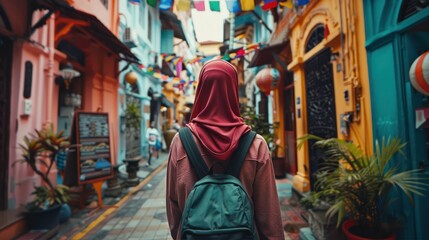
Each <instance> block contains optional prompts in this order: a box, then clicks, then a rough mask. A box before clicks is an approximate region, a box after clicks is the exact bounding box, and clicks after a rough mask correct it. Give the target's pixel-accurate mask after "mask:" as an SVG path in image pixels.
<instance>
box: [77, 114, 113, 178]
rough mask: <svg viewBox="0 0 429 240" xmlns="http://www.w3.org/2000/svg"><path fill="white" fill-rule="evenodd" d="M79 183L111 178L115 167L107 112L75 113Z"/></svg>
mask: <svg viewBox="0 0 429 240" xmlns="http://www.w3.org/2000/svg"><path fill="white" fill-rule="evenodd" d="M74 122H75V124H76V125H75V130H76V144H77V154H76V155H77V164H78V166H77V169H78V182H79V184H84V183H91V182H96V181H101V180H104V179H108V178H111V177H112V176H113V168H112V161H111V159H112V158H111V147H110V135H109V115H108V114H107V113H93V112H77V113H76V114H75V121H74Z"/></svg>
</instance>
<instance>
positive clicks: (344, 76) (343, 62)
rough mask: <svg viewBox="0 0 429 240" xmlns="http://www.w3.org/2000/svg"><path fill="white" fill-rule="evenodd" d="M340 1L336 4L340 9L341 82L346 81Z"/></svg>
mask: <svg viewBox="0 0 429 240" xmlns="http://www.w3.org/2000/svg"><path fill="white" fill-rule="evenodd" d="M341 1H342V0H338V4H339V8H340V45H341V64H342V65H343V67H342V69H341V70H342V73H343V82H344V81H345V80H346V70H345V68H346V65H345V64H346V60H345V56H344V33H343V9H342V6H341Z"/></svg>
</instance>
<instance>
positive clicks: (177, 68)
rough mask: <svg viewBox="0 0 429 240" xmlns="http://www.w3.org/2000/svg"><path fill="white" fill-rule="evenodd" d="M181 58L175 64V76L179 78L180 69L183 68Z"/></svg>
mask: <svg viewBox="0 0 429 240" xmlns="http://www.w3.org/2000/svg"><path fill="white" fill-rule="evenodd" d="M182 63H183V57H181V58H179V61H177V63H175V64H176V76H178V77H180V75H181V74H182V67H183V64H182Z"/></svg>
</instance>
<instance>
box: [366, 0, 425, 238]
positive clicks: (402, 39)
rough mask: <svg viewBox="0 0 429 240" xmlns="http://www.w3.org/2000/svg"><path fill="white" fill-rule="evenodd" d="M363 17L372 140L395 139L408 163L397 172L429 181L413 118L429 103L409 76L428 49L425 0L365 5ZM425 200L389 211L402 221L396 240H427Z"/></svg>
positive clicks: (421, 127) (403, 199)
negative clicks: (421, 173)
mask: <svg viewBox="0 0 429 240" xmlns="http://www.w3.org/2000/svg"><path fill="white" fill-rule="evenodd" d="M364 14H365V32H366V49H367V56H368V70H369V81H370V89H371V108H372V121H373V134H374V139H382V138H383V137H389V136H391V137H400V138H401V139H402V140H403V141H404V142H406V143H407V145H406V148H405V149H404V153H405V154H406V158H407V160H406V161H401V162H400V163H399V164H400V165H399V167H400V168H401V169H418V168H421V169H423V170H424V174H425V176H429V148H428V143H429V142H428V141H429V140H428V139H429V128H427V127H426V126H425V125H424V124H423V125H420V124H419V121H417V120H418V119H416V115H417V113H418V112H419V111H420V110H422V109H427V108H428V107H429V98H428V96H427V95H423V94H421V93H420V92H419V91H417V90H416V89H415V88H414V87H413V86H412V84H411V81H410V77H409V71H410V67H411V65H412V63H413V62H414V60H415V59H416V58H417V57H419V56H420V55H421V54H423V53H424V52H426V51H428V50H429V41H428V39H429V1H417V0H401V1H395V4H393V3H392V1H386V0H384V1H372V0H365V1H364ZM423 121H427V120H426V118H425V119H424V120H423ZM426 181H428V180H427V179H426ZM425 195H426V197H419V196H416V197H415V204H414V205H411V204H409V203H408V200H407V199H406V197H405V196H400V198H399V199H398V200H399V201H401V202H402V204H403V205H402V207H401V208H398V209H395V210H394V211H395V213H396V215H398V216H399V217H401V219H403V220H404V221H403V223H404V228H403V230H402V231H401V234H400V235H399V236H398V239H429V228H428V222H427V219H428V215H429V204H428V201H429V191H426V192H425Z"/></svg>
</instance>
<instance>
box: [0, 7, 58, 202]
mask: <svg viewBox="0 0 429 240" xmlns="http://www.w3.org/2000/svg"><path fill="white" fill-rule="evenodd" d="M24 10H25V5H21V6H20V9H18V8H8V9H7V10H6V11H7V12H8V13H10V15H13V16H19V15H21V16H25V13H22V12H21V11H24ZM42 16H43V13H42V12H36V13H35V14H34V19H33V22H32V24H34V23H35V22H36V21H37V20H38V19H39V18H40V17H42ZM11 21H13V25H14V26H16V29H24V28H25V25H26V23H25V22H24V21H25V18H15V19H13V20H11ZM53 24H54V19H52V20H50V21H48V23H47V25H45V26H44V27H42V28H40V29H38V30H37V31H36V32H35V33H34V34H33V35H32V36H31V40H32V41H34V42H35V43H30V42H24V41H15V42H14V49H13V62H12V97H11V98H12V99H11V115H10V123H11V125H10V146H9V149H10V151H9V154H10V156H9V159H10V161H9V194H8V199H9V202H10V203H11V204H10V206H9V208H14V207H19V206H20V205H21V204H25V203H27V202H28V201H29V200H31V196H30V193H31V192H32V191H33V186H34V185H39V184H40V179H39V177H38V176H37V175H35V174H34V172H33V171H32V170H31V169H30V168H29V167H28V166H27V165H26V164H14V162H15V161H16V160H19V159H21V154H22V152H21V149H20V148H19V144H20V143H22V139H23V137H24V136H25V135H27V134H29V133H33V132H34V129H40V128H42V126H43V125H44V124H46V123H47V122H51V123H52V122H56V118H57V117H56V115H57V113H56V110H55V109H57V107H56V105H55V103H54V102H55V101H56V97H57V96H58V93H57V92H58V87H57V86H56V85H55V84H54V75H53V74H54V71H55V69H58V61H57V62H55V60H54V48H53V36H54V35H53V29H54V28H53V26H54V25H53ZM26 61H30V62H31V63H32V64H33V74H32V91H31V97H30V98H29V100H30V101H31V103H32V109H31V112H30V114H29V115H27V116H24V115H22V114H23V105H24V97H23V88H24V75H25V74H24V71H25V62H26ZM15 129H17V131H16V132H15ZM55 174H56V170H55V169H54V170H53V171H52V175H55Z"/></svg>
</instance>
